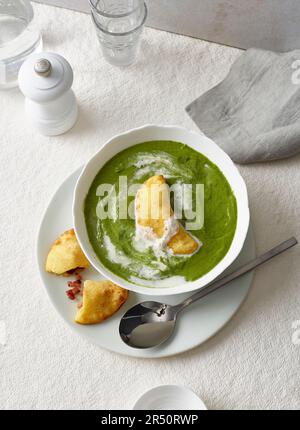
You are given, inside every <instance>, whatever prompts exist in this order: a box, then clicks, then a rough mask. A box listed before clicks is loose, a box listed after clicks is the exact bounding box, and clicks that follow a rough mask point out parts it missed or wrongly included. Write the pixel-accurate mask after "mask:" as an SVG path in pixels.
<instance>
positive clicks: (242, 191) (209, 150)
mask: <svg viewBox="0 0 300 430" xmlns="http://www.w3.org/2000/svg"><path fill="white" fill-rule="evenodd" d="M153 140H171V141H177V142H182V143H184V144H186V145H188V146H190V147H191V148H193V149H194V150H196V151H198V152H200V153H202V154H204V155H205V156H206V157H207V158H208V159H209V160H211V161H212V162H213V163H215V164H216V165H217V166H218V167H219V169H220V170H221V171H222V172H223V174H224V176H225V177H226V179H227V180H228V182H229V184H230V186H231V188H232V190H233V192H234V194H235V197H236V201H237V211H238V216H237V227H236V232H235V235H234V238H233V241H232V244H231V246H230V249H229V251H228V252H227V254H226V255H225V257H224V258H223V259H222V260H221V261H220V262H219V263H218V264H217V265H216V266H215V267H214V268H213V269H212V270H211V271H210V272H208V273H207V274H206V275H204V276H202V277H201V278H199V279H197V280H196V281H193V282H185V283H182V282H181V283H180V284H179V285H174V284H173V282H172V283H171V284H168V283H166V280H164V282H163V283H162V285H163V286H160V285H159V284H158V286H156V287H155V288H149V287H145V286H142V285H136V284H134V283H132V282H129V281H127V280H124V279H123V278H121V277H119V276H117V275H116V274H114V273H112V272H111V271H110V270H108V269H107V268H106V267H105V266H104V265H103V264H102V263H101V261H100V260H99V259H98V257H97V255H96V254H95V252H94V250H93V248H92V246H91V244H90V242H89V238H88V234H87V229H86V225H85V219H84V212H83V207H84V200H85V197H86V195H87V193H88V190H89V188H90V185H91V183H92V182H93V180H94V178H95V176H96V174H97V173H98V172H99V170H100V169H101V168H102V167H103V166H104V165H105V164H106V163H107V161H109V160H110V159H111V158H112V157H113V156H114V155H116V154H117V153H119V152H121V151H123V150H124V149H126V148H129V147H131V146H133V145H136V144H138V143H141V142H147V141H149V142H150V141H153ZM149 145H150V143H149ZM249 218H250V215H249V208H248V195H247V188H246V185H245V182H244V180H243V178H242V177H241V175H240V173H239V171H238V169H237V168H236V166H235V165H234V163H233V162H232V161H231V159H230V158H229V157H228V155H227V154H226V153H225V152H224V151H222V149H220V148H219V146H217V145H216V144H215V143H214V142H213V141H211V140H210V139H208V138H207V137H205V136H203V135H199V134H197V133H194V132H190V131H187V130H185V129H183V128H181V127H175V126H157V125H146V126H143V127H140V128H136V129H133V130H130V131H128V132H126V133H123V134H119V135H117V136H115V137H113V138H112V139H110V140H109V141H108V142H107V143H106V144H105V145H104V146H103V147H102V148H101V149H100V150H99V151H98V152H97V153H96V154H95V155H94V156H93V157H92V158H91V159H90V161H89V162H88V163H87V164H86V166H85V167H84V169H83V171H82V173H81V175H80V177H79V179H78V182H77V184H76V187H75V191H74V203H73V219H74V227H75V231H76V236H77V238H78V241H79V243H80V245H81V247H82V249H83V251H84V253H85V255H86V256H87V258H88V259H89V261H90V262H91V264H92V265H93V267H94V268H95V269H96V270H97V271H98V272H100V273H101V274H102V275H103V276H105V277H107V278H109V279H110V280H111V281H113V282H115V283H116V284H119V285H121V286H122V287H124V288H127V289H128V290H132V291H136V292H140V293H143V294H147V295H156V296H159V295H171V294H180V293H183V292H185V293H186V292H189V291H194V290H197V289H199V288H201V287H203V286H204V285H207V284H208V283H209V282H211V281H213V280H214V279H215V278H216V277H217V276H218V275H220V274H221V273H222V272H223V271H224V270H225V269H226V268H227V267H228V266H229V265H230V264H231V263H232V262H233V261H234V260H235V259H236V258H237V256H238V255H239V253H240V251H241V249H242V247H243V244H244V241H245V238H246V235H247V231H248V227H249Z"/></svg>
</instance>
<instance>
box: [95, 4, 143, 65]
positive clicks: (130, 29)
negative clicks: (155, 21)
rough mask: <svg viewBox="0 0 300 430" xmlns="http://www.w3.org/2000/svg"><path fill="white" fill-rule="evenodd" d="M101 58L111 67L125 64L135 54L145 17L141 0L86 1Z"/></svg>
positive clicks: (131, 60)
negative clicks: (89, 8)
mask: <svg viewBox="0 0 300 430" xmlns="http://www.w3.org/2000/svg"><path fill="white" fill-rule="evenodd" d="M89 1H90V6H91V14H92V19H93V22H94V24H95V28H96V33H97V36H98V39H99V42H100V45H101V48H102V52H103V56H104V58H105V59H106V60H107V61H108V62H109V63H110V64H113V65H115V66H129V65H130V64H132V63H133V62H134V61H135V59H136V57H137V53H138V49H139V45H140V39H141V34H142V31H143V27H144V24H145V21H146V18H147V7H146V4H145V3H144V1H143V0H89Z"/></svg>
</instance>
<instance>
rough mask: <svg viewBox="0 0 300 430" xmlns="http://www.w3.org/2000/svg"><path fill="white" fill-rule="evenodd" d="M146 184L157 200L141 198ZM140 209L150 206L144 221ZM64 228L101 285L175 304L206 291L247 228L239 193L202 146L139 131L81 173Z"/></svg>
mask: <svg viewBox="0 0 300 430" xmlns="http://www.w3.org/2000/svg"><path fill="white" fill-rule="evenodd" d="M153 183H155V184H156V183H162V184H163V192H160V191H159V192H157V191H156V194H155V193H153V194H151V198H150V197H149V196H150V191H149V190H150V188H149V187H150V185H149V184H152V185H153ZM152 185H151V193H152V190H153V189H154V188H155V187H152ZM147 187H148V188H147ZM155 190H156V188H155ZM148 191H149V194H147V192H148ZM165 191H166V193H165ZM145 192H146V194H145ZM145 196H146V197H145ZM141 202H144V203H145V202H146V207H147V210H148V209H149V208H150V203H151V210H150V211H149V212H147V214H146V215H145V216H141V213H142V212H141V211H142V209H141V208H142V205H141ZM152 206H153V207H152ZM166 207H168V208H169V209H170V210H169V212H168V215H165V216H163V217H162V213H163V212H164V209H165V208H166ZM149 214H150V215H149ZM73 218H74V227H75V232H76V236H77V239H78V241H79V243H80V245H81V247H82V249H83V251H84V253H85V255H86V256H87V258H88V259H89V261H90V262H91V264H92V266H93V267H94V268H95V269H96V270H97V271H98V272H100V273H101V274H102V275H103V276H104V277H106V278H108V279H110V280H111V281H112V282H115V283H116V284H118V285H120V286H122V287H124V288H127V289H129V290H132V291H136V292H141V293H143V294H149V295H169V294H179V293H184V292H189V291H194V290H197V289H199V288H201V287H203V286H205V285H207V284H208V283H210V282H211V281H213V280H214V279H215V278H216V277H217V276H219V275H220V274H221V273H222V272H223V271H224V270H225V269H226V268H227V267H228V266H229V265H230V264H231V263H232V262H233V261H234V260H235V259H236V258H237V256H238V255H239V253H240V251H241V249H242V247H243V244H244V241H245V238H246V235H247V231H248V227H249V208H248V196H247V189H246V185H245V183H244V180H243V178H242V177H241V175H240V173H239V171H238V169H237V168H236V166H235V165H234V163H233V162H232V160H231V159H230V158H229V156H228V155H227V154H226V153H225V152H224V151H223V150H222V149H220V148H219V147H218V146H217V145H216V144H215V143H214V142H213V141H211V140H210V139H208V138H207V137H205V136H203V135H200V134H197V133H195V132H191V131H187V130H185V129H184V128H181V127H175V126H158V125H146V126H143V127H140V128H136V129H133V130H130V131H128V132H126V133H122V134H119V135H117V136H115V137H113V138H112V139H110V140H109V141H108V142H107V143H106V144H105V145H104V146H102V148H101V149H100V150H99V151H98V152H97V153H96V154H95V155H94V156H93V157H92V158H91V159H90V161H89V162H88V163H87V164H86V166H85V167H84V169H83V171H82V173H81V175H80V177H79V179H78V182H77V184H76V187H75V191H74V200H73Z"/></svg>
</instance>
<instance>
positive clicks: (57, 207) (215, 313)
mask: <svg viewBox="0 0 300 430" xmlns="http://www.w3.org/2000/svg"><path fill="white" fill-rule="evenodd" d="M80 171H81V169H79V170H77V171H76V172H74V173H73V174H72V175H71V176H69V177H68V178H67V179H66V180H65V182H63V184H62V185H61V186H60V187H59V189H58V190H57V192H56V193H55V194H54V196H53V198H52V200H51V201H50V203H49V206H48V208H47V210H46V212H45V214H44V217H43V220H42V223H41V226H40V230H39V234H38V240H37V258H38V265H39V269H40V274H41V277H42V280H43V283H44V285H45V287H46V290H47V293H48V295H49V297H50V299H51V301H52V303H53V305H54V307H55V308H56V310H57V311H58V312H59V314H60V315H61V316H62V317H63V318H64V320H65V321H66V322H67V323H68V324H69V325H70V326H71V327H72V328H73V330H75V331H76V332H77V333H78V334H80V335H81V336H83V337H85V338H86V339H87V340H89V341H90V342H91V343H93V344H95V345H98V346H100V347H102V348H105V349H108V350H110V351H114V352H118V353H120V354H126V355H131V356H134V357H146V358H154V357H166V356H170V355H174V354H178V353H181V352H184V351H187V350H189V349H192V348H195V347H196V346H198V345H200V344H201V343H203V342H205V341H206V340H207V339H209V338H210V337H211V336H213V335H214V334H215V333H217V332H218V331H219V330H220V329H221V328H222V327H223V326H224V325H225V324H226V323H227V322H228V321H229V320H230V318H231V317H232V316H233V315H234V313H235V312H236V311H237V309H238V308H239V306H240V305H241V303H242V302H243V300H244V299H245V297H246V295H247V293H248V290H249V288H250V285H251V281H252V274H247V275H244V276H243V277H242V278H240V279H238V280H236V281H234V282H232V283H231V284H230V285H229V286H227V287H225V288H223V289H220V290H219V291H215V292H214V293H212V294H211V295H210V296H208V297H205V298H204V299H202V300H201V301H199V302H198V303H194V304H193V305H191V307H190V308H188V309H187V310H186V311H184V312H183V314H182V315H181V317H180V318H179V320H178V322H177V327H176V329H175V333H174V335H173V337H172V339H171V340H170V341H168V342H166V343H165V344H164V345H162V346H160V347H158V348H152V349H149V350H137V349H133V348H130V347H129V346H127V345H125V344H124V343H123V342H122V341H121V339H120V337H119V331H118V327H119V321H120V317H121V316H122V315H123V313H125V311H126V310H127V309H129V308H130V307H131V306H133V305H134V304H136V303H138V302H140V301H144V300H149V296H146V295H142V294H138V293H134V292H131V293H130V294H129V299H128V301H127V302H126V303H125V305H123V306H122V308H121V309H120V310H119V311H118V312H117V313H116V314H115V315H114V316H113V317H111V318H109V319H108V320H107V321H105V322H103V323H101V324H96V325H90V326H84V325H79V324H76V323H75V322H74V314H75V312H76V304H75V303H74V302H72V301H71V300H69V299H68V298H67V296H66V293H65V291H66V290H67V288H66V285H67V280H68V278H64V277H61V276H55V275H51V274H49V273H46V272H45V270H44V264H45V259H46V255H47V253H48V251H49V248H50V246H51V244H52V243H53V241H54V240H55V239H56V238H57V237H58V236H59V235H60V234H61V233H62V232H63V231H65V230H67V229H69V228H71V227H72V199H73V191H74V187H75V184H76V181H77V179H78V177H79V174H80ZM254 257H255V246H254V237H253V233H252V230H251V228H250V231H249V233H248V235H247V239H246V242H245V245H244V247H243V250H242V252H241V254H240V256H239V257H238V259H237V260H236V261H235V263H234V264H233V265H232V266H231V268H230V269H229V271H231V270H233V269H234V268H236V267H238V266H239V265H241V264H243V263H245V262H246V261H248V260H251V259H253V258H254ZM225 273H226V272H225ZM83 276H84V278H85V279H101V275H100V274H99V273H98V272H97V271H96V270H95V269H88V270H85V271H84V272H83ZM190 295H191V293H188V294H179V295H178V294H177V295H176V296H167V297H163V296H160V297H155V296H153V300H158V301H165V303H170V304H175V303H178V302H179V301H181V300H183V299H184V298H185V297H188V296H190ZM195 328H196V329H195Z"/></svg>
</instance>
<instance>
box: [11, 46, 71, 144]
mask: <svg viewBox="0 0 300 430" xmlns="http://www.w3.org/2000/svg"><path fill="white" fill-rule="evenodd" d="M72 83H73V70H72V67H71V66H70V64H69V63H68V61H67V60H66V59H65V58H63V57H62V56H61V55H58V54H55V53H52V52H41V53H35V54H32V55H30V56H29V57H28V58H27V60H26V61H25V62H24V63H23V64H22V66H21V68H20V71H19V87H20V90H21V91H22V93H23V94H24V96H25V111H26V114H27V116H28V118H29V119H30V121H31V123H32V124H33V126H34V127H35V128H36V129H37V130H38V131H39V132H40V133H41V134H44V135H46V136H57V135H59V134H63V133H65V132H66V131H68V130H69V129H70V128H71V127H73V125H74V124H75V122H76V120H77V116H78V107H77V102H76V98H75V95H74V93H73V91H72V89H71V86H72Z"/></svg>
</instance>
